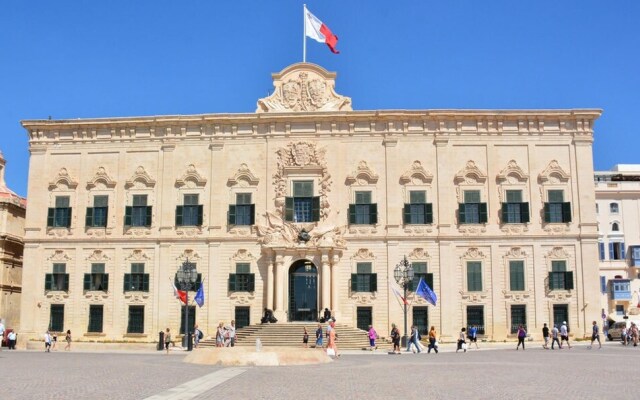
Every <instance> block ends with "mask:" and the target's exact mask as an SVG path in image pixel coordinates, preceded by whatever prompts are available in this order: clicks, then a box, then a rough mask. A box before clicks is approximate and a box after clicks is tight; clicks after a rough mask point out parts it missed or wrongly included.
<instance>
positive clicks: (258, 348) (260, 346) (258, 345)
mask: <svg viewBox="0 0 640 400" xmlns="http://www.w3.org/2000/svg"><path fill="white" fill-rule="evenodd" d="M261 350H262V341H261V340H260V338H257V339H256V351H257V352H260V351H261Z"/></svg>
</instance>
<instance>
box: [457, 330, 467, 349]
mask: <svg viewBox="0 0 640 400" xmlns="http://www.w3.org/2000/svg"><path fill="white" fill-rule="evenodd" d="M466 330H467V328H465V327H462V329H460V334H459V335H458V346H457V347H456V353H457V352H458V351H459V350H464V352H465V353H466V352H467V341H466V339H467V337H466V333H465V332H466Z"/></svg>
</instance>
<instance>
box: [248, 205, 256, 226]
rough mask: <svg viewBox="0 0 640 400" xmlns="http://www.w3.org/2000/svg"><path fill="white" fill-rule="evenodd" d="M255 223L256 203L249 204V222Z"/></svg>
mask: <svg viewBox="0 0 640 400" xmlns="http://www.w3.org/2000/svg"><path fill="white" fill-rule="evenodd" d="M255 223H256V205H255V204H251V205H250V206H249V224H251V225H255Z"/></svg>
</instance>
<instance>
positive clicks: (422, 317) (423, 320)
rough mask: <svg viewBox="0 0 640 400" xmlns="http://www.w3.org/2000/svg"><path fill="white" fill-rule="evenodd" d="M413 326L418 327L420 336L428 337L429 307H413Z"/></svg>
mask: <svg viewBox="0 0 640 400" xmlns="http://www.w3.org/2000/svg"><path fill="white" fill-rule="evenodd" d="M411 308H412V312H413V315H412V317H413V319H412V321H413V325H415V326H416V328H417V329H418V332H420V335H422V336H427V335H428V334H429V307H417V306H413V307H411Z"/></svg>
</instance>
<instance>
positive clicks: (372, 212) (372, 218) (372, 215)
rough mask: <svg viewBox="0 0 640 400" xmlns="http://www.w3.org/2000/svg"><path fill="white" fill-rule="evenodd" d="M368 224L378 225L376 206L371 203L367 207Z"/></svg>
mask: <svg viewBox="0 0 640 400" xmlns="http://www.w3.org/2000/svg"><path fill="white" fill-rule="evenodd" d="M369 222H370V223H371V224H372V225H374V224H377V223H378V204H377V203H373V204H371V205H370V206H369Z"/></svg>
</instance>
